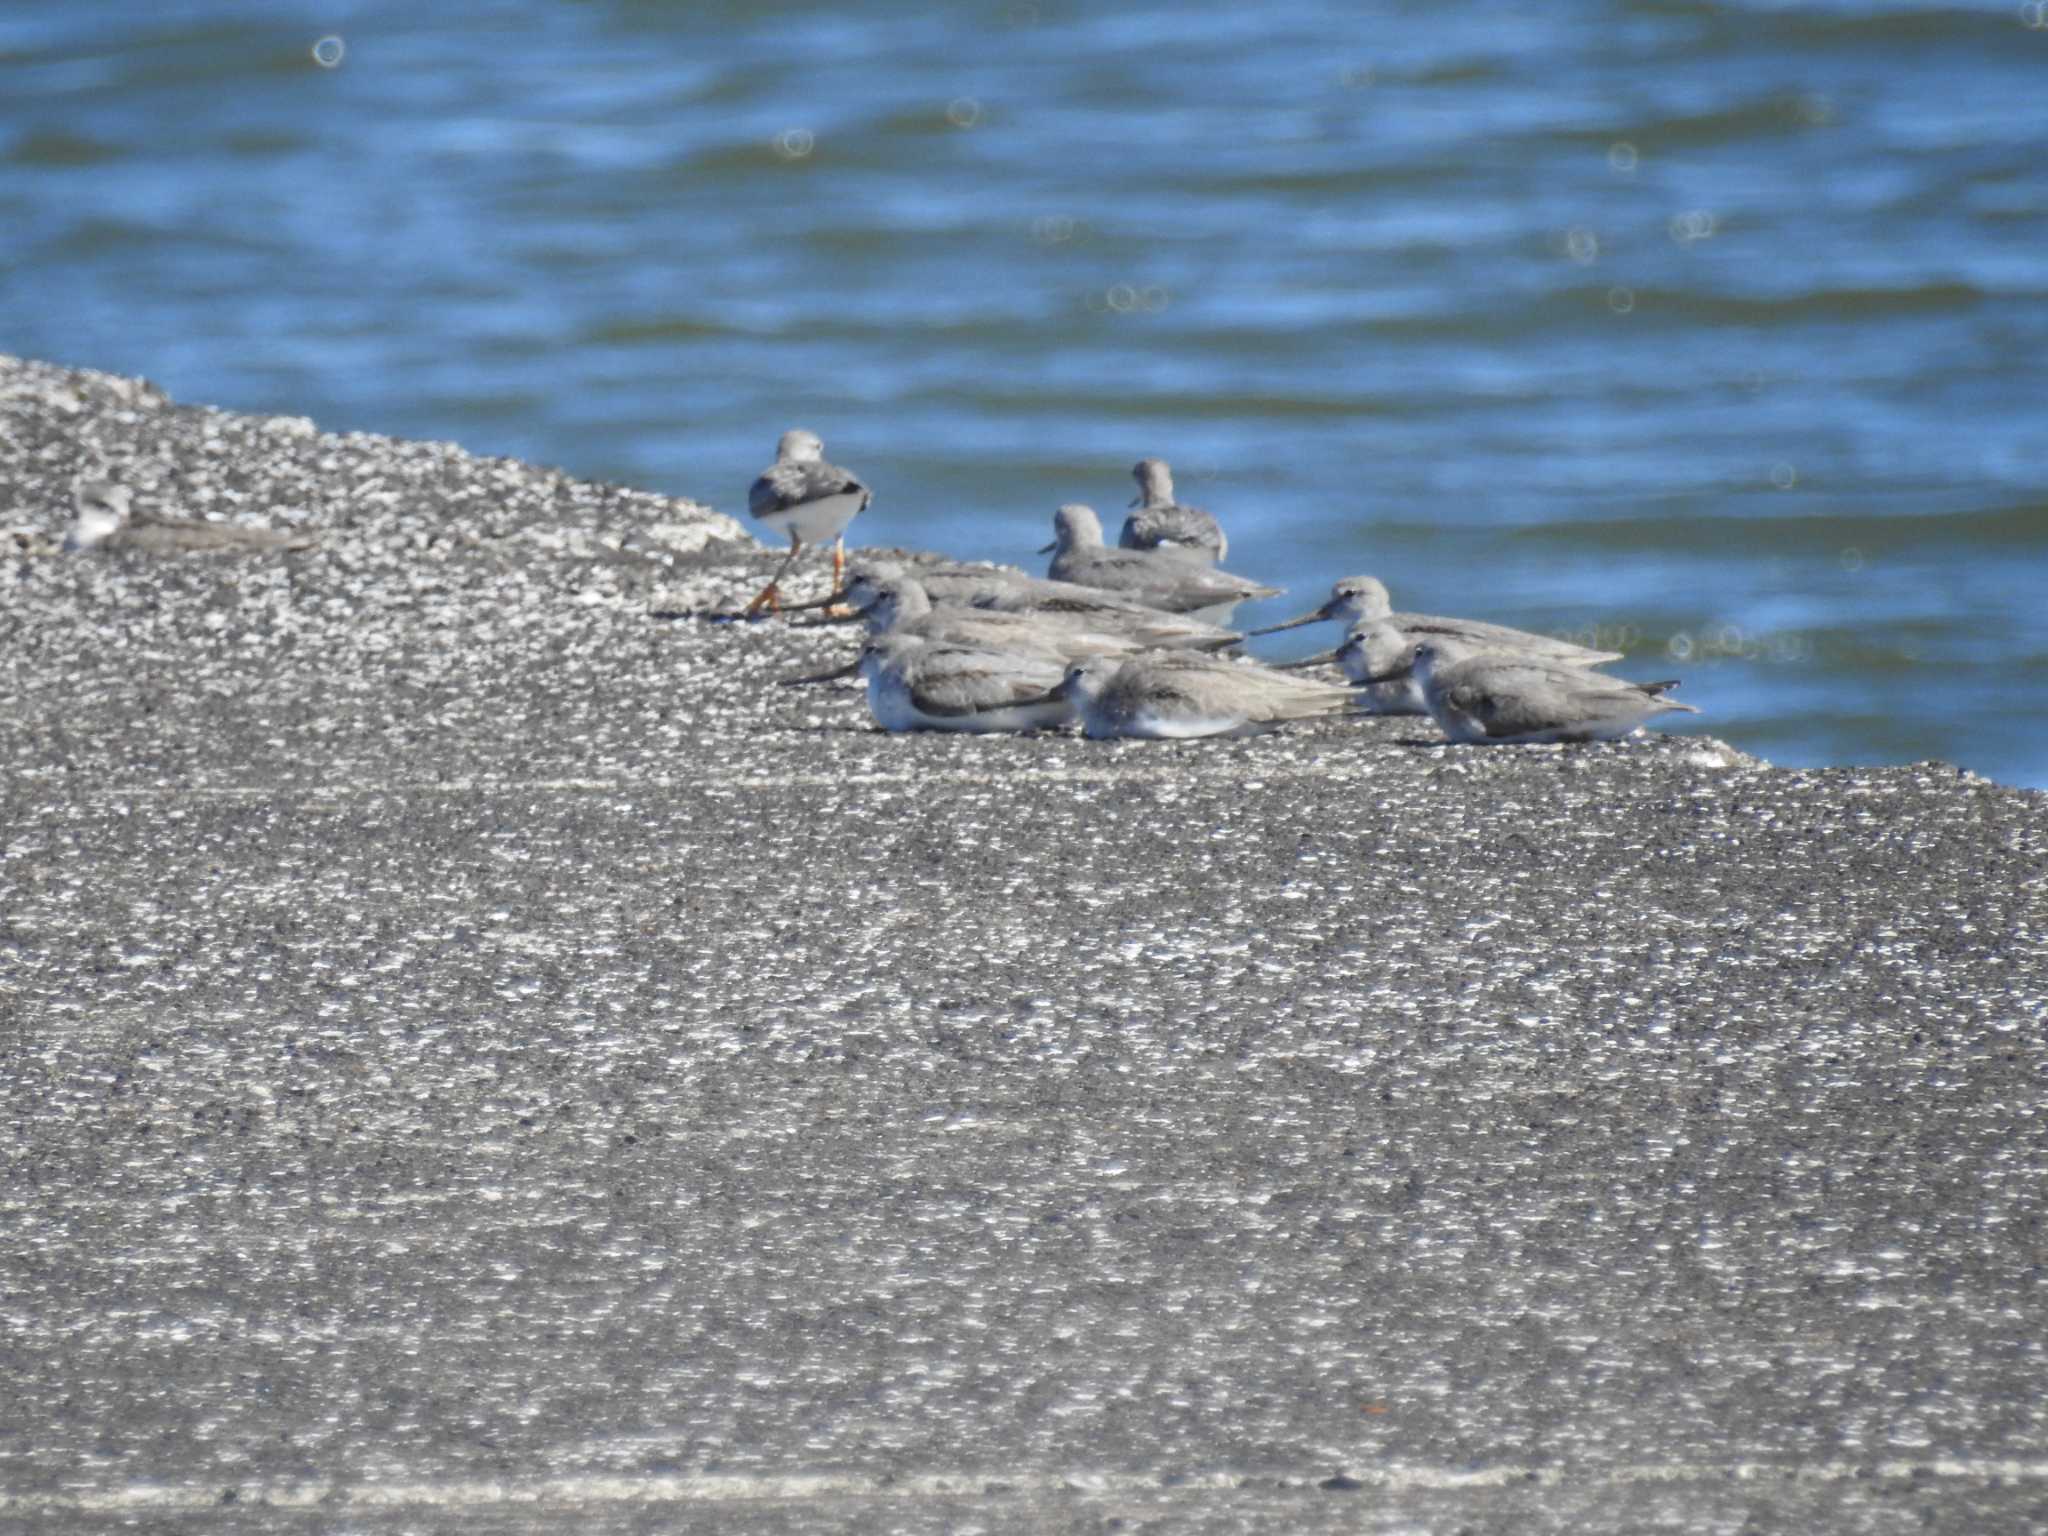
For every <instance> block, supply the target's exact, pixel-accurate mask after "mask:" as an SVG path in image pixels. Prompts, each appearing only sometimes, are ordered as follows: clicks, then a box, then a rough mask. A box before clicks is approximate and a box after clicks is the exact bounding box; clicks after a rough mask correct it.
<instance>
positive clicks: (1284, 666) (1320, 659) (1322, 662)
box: [1254, 631, 1337, 672]
mask: <svg viewBox="0 0 2048 1536" xmlns="http://www.w3.org/2000/svg"><path fill="white" fill-rule="evenodd" d="M1254 633H1257V631H1254ZM1336 664H1337V653H1336V652H1335V651H1318V652H1316V654H1315V655H1313V656H1304V657H1302V658H1301V660H1299V661H1278V662H1271V663H1268V665H1270V666H1271V667H1272V668H1273V670H1274V671H1275V672H1299V671H1301V669H1302V668H1304V667H1333V666H1335V665H1336Z"/></svg>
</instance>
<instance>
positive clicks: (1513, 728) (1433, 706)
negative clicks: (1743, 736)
mask: <svg viewBox="0 0 2048 1536" xmlns="http://www.w3.org/2000/svg"><path fill="white" fill-rule="evenodd" d="M1408 676H1413V678H1414V679H1415V681H1416V682H1417V683H1419V684H1420V685H1421V688H1422V696H1423V699H1424V701H1425V702H1426V703H1427V704H1428V706H1429V713H1430V716H1431V718H1433V719H1434V720H1435V721H1436V723H1437V725H1438V726H1439V727H1441V728H1442V730H1443V733H1444V735H1445V736H1446V737H1448V738H1449V739H1450V740H1452V741H1455V742H1468V743H1488V744H1492V745H1510V744H1516V743H1523V742H1547V741H1607V740H1612V739H1613V738H1615V737H1617V736H1626V735H1628V734H1629V732H1631V731H1633V730H1635V729H1636V727H1637V726H1639V725H1641V724H1642V723H1643V722H1644V721H1646V720H1648V719H1650V718H1651V717H1652V716H1654V715H1661V714H1667V713H1669V712H1671V711H1674V710H1683V711H1684V712H1685V713H1687V714H1693V715H1696V714H1698V713H1699V710H1698V709H1697V708H1696V707H1695V706H1694V705H1691V704H1681V703H1680V702H1679V701H1678V700H1676V699H1667V698H1665V697H1664V693H1665V691H1666V690H1667V689H1671V688H1676V687H1677V686H1678V683H1677V680H1676V679H1666V680H1665V681H1663V682H1656V683H1631V682H1628V681H1627V680H1625V679H1623V678H1618V677H1609V676H1608V675H1607V674H1606V673H1604V672H1590V671H1588V670H1586V669H1585V668H1584V667H1573V666H1566V665H1563V664H1562V663H1559V662H1554V661H1543V660H1539V659H1537V658H1534V657H1530V656H1526V655H1513V654H1500V653H1497V652H1492V651H1476V652H1474V653H1472V654H1471V655H1468V656H1465V657H1463V658H1461V659H1457V660H1452V659H1450V658H1449V657H1447V656H1446V654H1445V651H1444V649H1443V647H1442V646H1441V645H1439V644H1438V643H1437V642H1436V641H1433V640H1424V641H1420V642H1418V643H1416V644H1414V645H1412V646H1411V647H1410V648H1409V650H1408V652H1407V654H1406V655H1405V657H1404V658H1403V659H1402V661H1401V662H1400V664H1399V665H1397V666H1395V667H1391V668H1389V669H1388V670H1387V671H1385V672H1380V673H1375V674H1372V675H1370V676H1369V677H1367V678H1366V679H1365V681H1366V683H1367V684H1368V685H1371V686H1380V685H1383V684H1386V683H1391V682H1395V681H1397V680H1399V679H1401V678H1403V677H1408Z"/></svg>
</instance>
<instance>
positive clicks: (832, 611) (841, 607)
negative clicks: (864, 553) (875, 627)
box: [825, 533, 853, 619]
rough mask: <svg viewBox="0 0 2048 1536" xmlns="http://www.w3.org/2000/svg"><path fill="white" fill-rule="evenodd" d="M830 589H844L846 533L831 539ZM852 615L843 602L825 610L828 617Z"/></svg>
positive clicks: (838, 617)
mask: <svg viewBox="0 0 2048 1536" xmlns="http://www.w3.org/2000/svg"><path fill="white" fill-rule="evenodd" d="M832 590H833V591H834V592H844V591H845V590H846V535H845V534H843V533H842V534H841V535H840V536H839V537H838V538H836V539H834V540H833V541H832ZM852 615H853V610H852V609H851V608H849V607H847V606H846V604H844V603H834V604H833V605H832V606H831V607H829V608H827V609H826V610H825V617H826V618H828V619H844V618H850V617H852Z"/></svg>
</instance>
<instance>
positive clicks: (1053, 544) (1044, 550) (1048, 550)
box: [1038, 539, 1060, 555]
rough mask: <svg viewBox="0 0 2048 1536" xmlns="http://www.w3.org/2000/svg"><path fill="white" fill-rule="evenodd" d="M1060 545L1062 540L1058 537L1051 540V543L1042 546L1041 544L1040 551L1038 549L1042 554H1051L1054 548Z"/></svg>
mask: <svg viewBox="0 0 2048 1536" xmlns="http://www.w3.org/2000/svg"><path fill="white" fill-rule="evenodd" d="M1059 547H1060V541H1059V540H1058V539H1054V540H1053V541H1052V542H1051V543H1050V544H1046V545H1042V546H1040V548H1039V551H1038V552H1039V553H1040V554H1041V555H1049V554H1051V553H1052V552H1053V551H1054V550H1056V549H1058V548H1059Z"/></svg>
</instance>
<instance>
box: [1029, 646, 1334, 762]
mask: <svg viewBox="0 0 2048 1536" xmlns="http://www.w3.org/2000/svg"><path fill="white" fill-rule="evenodd" d="M1048 697H1050V698H1064V699H1069V700H1071V701H1072V702H1073V704H1074V707H1075V709H1076V710H1078V711H1079V713H1080V716H1081V723H1082V727H1083V729H1084V730H1085V731H1086V732H1087V734H1088V735H1090V736H1092V737H1096V738H1098V739H1100V738H1106V737H1114V736H1141V737H1147V738H1150V739H1153V740H1174V739H1183V740H1184V739H1188V738H1192V737H1198V736H1257V735H1262V734H1264V733H1265V732H1267V731H1272V730H1277V729H1279V727H1281V726H1282V725H1285V724H1287V723H1288V722H1290V721H1295V720H1329V719H1337V718H1344V717H1349V718H1357V717H1358V710H1357V707H1356V704H1355V702H1354V700H1353V698H1352V693H1351V690H1350V689H1349V688H1335V687H1331V686H1330V685H1328V684H1326V683H1315V682H1310V681H1308V680H1307V679H1305V678H1299V677H1289V676H1288V675H1287V674H1286V673H1284V672H1275V671H1273V670H1272V669H1271V668H1269V667H1261V666H1255V665H1253V664H1252V663H1250V662H1237V661H1228V660H1225V659H1223V658H1220V657H1214V656H1203V655H1200V654H1197V653H1192V652H1188V651H1147V652H1145V653H1144V654H1143V655H1139V656H1130V657H1123V656H1089V657H1084V658H1082V659H1081V660H1079V661H1077V662H1075V663H1074V664H1073V665H1071V666H1070V667H1068V668H1067V672H1066V675H1065V676H1064V677H1063V678H1061V679H1060V685H1059V687H1058V688H1056V689H1054V690H1053V691H1052V693H1051V694H1050V695H1048Z"/></svg>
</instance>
